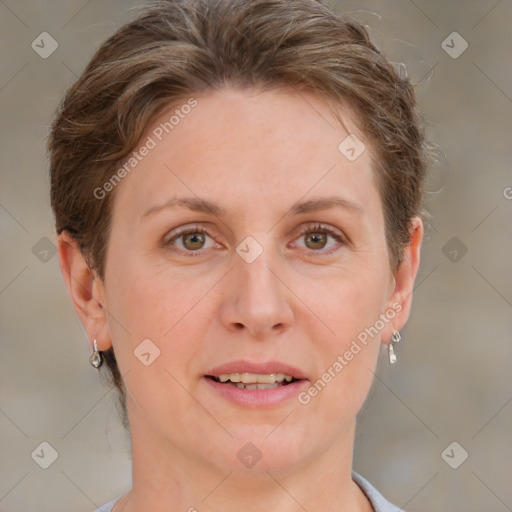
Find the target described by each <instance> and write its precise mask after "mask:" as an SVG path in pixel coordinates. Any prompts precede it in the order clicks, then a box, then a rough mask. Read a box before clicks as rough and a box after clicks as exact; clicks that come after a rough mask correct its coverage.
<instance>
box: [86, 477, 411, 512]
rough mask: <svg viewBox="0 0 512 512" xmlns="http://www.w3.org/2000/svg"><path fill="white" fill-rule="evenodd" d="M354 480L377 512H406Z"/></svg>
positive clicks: (106, 511) (105, 509)
mask: <svg viewBox="0 0 512 512" xmlns="http://www.w3.org/2000/svg"><path fill="white" fill-rule="evenodd" d="M352 479H353V480H354V481H355V482H356V483H357V484H358V485H359V487H360V488H361V490H362V491H363V492H364V493H365V494H366V496H367V498H368V499H369V500H370V503H371V504H372V507H373V510H374V511H375V512H405V511H404V510H403V509H401V508H398V507H396V506H395V505H393V504H392V503H390V502H389V501H388V500H387V499H386V498H384V496H382V494H381V493H380V492H379V491H378V490H377V489H375V487H373V485H372V484H371V483H370V482H368V480H366V479H365V478H363V477H362V476H361V475H359V474H357V473H356V472H355V471H352ZM118 500H119V498H116V499H115V500H112V501H110V502H108V503H106V504H105V505H103V506H102V507H100V508H99V509H98V510H96V512H112V508H113V507H114V505H115V504H116V503H117V501H118Z"/></svg>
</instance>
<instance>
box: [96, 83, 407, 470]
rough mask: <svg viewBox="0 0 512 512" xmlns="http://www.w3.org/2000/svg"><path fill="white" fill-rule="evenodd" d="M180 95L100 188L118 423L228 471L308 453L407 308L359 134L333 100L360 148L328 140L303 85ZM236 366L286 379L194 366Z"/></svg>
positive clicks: (346, 437)
mask: <svg viewBox="0 0 512 512" xmlns="http://www.w3.org/2000/svg"><path fill="white" fill-rule="evenodd" d="M194 99H195V101H194V100H190V101H189V102H188V103H187V99H185V100H184V101H183V104H182V105H181V106H180V105H178V106H174V107H173V108H172V109H170V110H168V111H166V112H165V113H164V114H163V115H161V116H160V117H159V118H158V119H156V120H155V121H154V123H153V124H152V125H151V126H150V127H149V129H148V131H147V133H146V134H145V136H144V137H143V139H142V140H141V142H140V144H139V145H138V146H137V155H135V156H134V158H135V159H136V161H135V160H133V161H131V163H130V162H129V163H128V164H127V166H126V167H125V171H126V169H129V172H126V176H124V177H122V180H121V182H120V183H118V184H117V185H115V187H114V188H115V194H116V197H115V202H114V208H113V216H112V231H111V236H110V242H109V248H108V254H107V261H106V269H105V280H104V282H103V283H97V284H98V288H97V290H98V297H99V300H100V301H101V302H102V304H103V306H104V308H105V310H106V311H108V315H107V316H106V319H105V326H106V327H105V332H108V336H107V338H109V339H111V342H112V344H113V346H114V351H115V354H116V357H117V361H118V364H119V367H120V371H121V374H122V375H124V381H125V384H126V388H127V404H128V413H129V419H130V423H131V431H132V436H135V437H137V436H138V437H139V438H140V439H142V438H145V439H148V438H151V439H152V440H157V443H158V444H159V445H160V446H161V447H165V448H163V449H164V450H171V451H173V452H174V453H175V454H176V455H178V454H179V455H182V456H184V457H187V458H188V459H189V460H191V459H190V457H193V458H194V459H193V460H199V461H206V460H208V461H209V463H210V464H213V465H215V466H217V467H222V468H223V469H229V470H232V469H238V470H244V467H245V466H247V467H248V468H249V467H250V465H251V464H252V463H250V462H249V460H253V459H250V458H251V457H253V458H254V457H256V459H257V458H258V457H259V456H261V459H260V460H259V461H258V462H257V464H256V465H255V468H258V469H271V468H272V469H274V470H278V469H279V468H282V469H284V468H286V467H289V466H290V464H300V463H304V464H306V463H308V461H311V460H312V459H313V458H314V457H317V456H319V455H320V454H322V453H324V452H325V451H326V450H328V449H329V448H330V447H333V445H344V444H345V445H346V444H347V443H350V442H351V434H352V432H353V427H354V422H355V416H356V414H357V412H358V411H359V409H360V408H361V406H362V404H363V402H364V400H365V398H366V395H367V392H368V390H369V387H370V385H371V382H372V377H373V373H372V370H373V369H374V368H375V365H376V360H377V356H378V352H379V347H380V344H381V339H382V341H386V342H387V341H388V340H389V337H390V336H391V333H392V329H393V327H395V328H398V329H399V328H400V327H402V325H403V323H404V322H405V313H404V311H403V310H402V311H401V312H400V309H401V306H400V303H401V300H404V297H403V296H402V295H401V292H400V290H398V286H397V281H396V279H395V276H393V274H392V272H391V269H390V264H389V257H388V249H387V246H386V238H385V231H384V217H383V210H382V203H381V199H380V197H379V192H378V190H377V186H376V181H375V178H374V176H373V175H372V170H371V167H370V164H371V160H370V157H371V155H370V146H369V144H368V143H367V142H366V140H365V138H364V136H363V135H362V134H361V133H360V132H359V131H358V129H357V128H356V126H355V124H354V122H353V118H352V117H351V115H350V112H349V111H347V110H344V111H342V113H343V117H344V120H345V124H346V125H347V127H348V128H349V130H350V133H352V134H354V133H355V134H356V135H357V137H358V138H359V139H360V141H363V142H364V143H365V144H366V149H364V148H363V146H361V145H360V143H357V144H356V143H355V142H354V140H352V141H351V140H350V139H349V140H347V141H345V142H344V144H342V145H341V148H339V146H340V143H342V141H344V140H345V139H346V137H347V136H348V135H349V133H347V132H346V131H345V129H343V128H342V127H341V126H340V124H339V123H338V122H337V121H336V120H335V119H334V118H333V117H332V115H331V114H330V111H329V109H328V106H327V105H326V104H325V103H324V102H322V101H321V100H320V99H319V98H317V97H316V96H314V95H312V94H306V93H300V94H299V93H295V92H292V91H287V92H259V93H256V92H247V91H237V90H231V89H225V90H222V91H217V92H208V93H206V94H201V95H196V96H194ZM196 102H197V103H196ZM184 105H189V107H190V108H187V107H184ZM176 110H178V112H176ZM172 115H174V118H173V119H172V120H171V121H170V119H171V116H172ZM177 119H179V120H178V121H177ZM166 122H167V123H168V124H167V125H165V123H166ZM162 123H164V124H162ZM164 127H165V128H164ZM148 137H149V138H148ZM354 144H355V145H354ZM142 146H146V147H147V150H144V149H142V150H140V148H142ZM351 148H353V150H352V149H351ZM358 153H360V154H359V155H358ZM123 174H124V173H122V172H121V173H120V175H121V176H122V175H123ZM107 188H108V187H107ZM110 193H112V192H110ZM323 201H325V204H322V202H323ZM183 233H188V234H183ZM397 290H398V291H397ZM379 319H380V321H379ZM364 333H366V338H365V335H364ZM369 333H371V334H369ZM363 339H365V340H366V342H365V343H364V342H363V341H361V340H363ZM107 345H108V342H107V341H105V339H104V340H103V341H102V345H100V349H103V350H104V349H106V348H107ZM357 347H358V348H359V350H358V348H357ZM350 354H352V356H350ZM336 362H338V364H336ZM251 365H253V366H251ZM257 365H266V366H262V367H258V366H257ZM221 366H224V368H220V369H218V367H221ZM216 368H217V369H216ZM244 370H246V373H250V374H270V373H274V372H277V373H284V374H287V375H290V376H291V377H296V378H299V380H298V382H292V383H290V384H287V385H285V386H283V385H279V386H278V387H277V388H273V389H267V390H261V389H240V388H239V387H238V386H236V385H234V384H232V383H229V382H227V383H220V382H215V381H214V380H213V379H211V378H210V377H207V376H215V377H217V378H219V376H220V375H221V374H231V373H244ZM329 376H330V378H329ZM223 378H226V377H223ZM231 378H232V379H233V380H236V376H234V375H232V376H231ZM246 380H248V381H250V382H255V381H257V380H258V378H257V377H255V376H254V375H249V376H248V378H247V379H246ZM259 380H260V381H261V380H265V378H263V379H259ZM267 380H268V381H269V382H270V383H273V379H272V378H269V379H267ZM317 381H320V384H318V383H317ZM285 382H286V379H285ZM315 383H317V385H316V393H315V389H313V388H311V386H313V385H314V384H315ZM252 387H254V386H252ZM247 443H252V444H251V445H247ZM246 462H247V463H246ZM243 464H245V466H244V465H243ZM253 471H254V470H253Z"/></svg>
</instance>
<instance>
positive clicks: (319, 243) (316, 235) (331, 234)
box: [298, 224, 346, 255]
mask: <svg viewBox="0 0 512 512" xmlns="http://www.w3.org/2000/svg"><path fill="white" fill-rule="evenodd" d="M302 237H304V242H305V248H306V249H308V251H309V252H310V254H312V253H321V254H323V255H329V254H332V253H334V252H336V251H337V250H339V248H340V246H341V245H345V244H346V240H345V237H344V236H343V235H342V234H340V233H338V232H337V231H335V230H334V229H331V228H328V227H325V226H322V225H320V224H315V225H312V226H311V225H310V226H306V227H305V228H304V229H303V230H302V232H301V234H300V236H299V238H298V239H299V240H300V239H301V238H302ZM329 238H331V239H332V240H334V241H335V242H337V243H331V244H330V245H329ZM326 247H327V249H326Z"/></svg>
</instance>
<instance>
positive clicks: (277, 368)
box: [203, 360, 309, 409]
mask: <svg viewBox="0 0 512 512" xmlns="http://www.w3.org/2000/svg"><path fill="white" fill-rule="evenodd" d="M223 373H255V374H261V375H267V374H270V373H284V374H286V375H291V376H292V377H294V378H295V379H297V380H296V381H294V382H291V383H289V384H286V385H285V386H279V387H277V388H274V389H242V388H237V387H236V386H232V385H230V384H222V383H220V382H217V381H215V380H213V379H210V378H208V376H209V375H210V376H213V377H218V376H219V375H221V374H223ZM203 380H204V381H205V382H206V383H207V384H208V386H209V388H210V389H212V390H213V391H214V392H215V394H217V395H220V396H221V397H222V398H224V399H226V400H228V401H230V402H232V403H235V404H237V405H240V406H243V407H249V408H253V409H260V408H268V407H276V406H279V405H281V404H283V403H284V402H286V401H287V400H290V399H295V398H296V397H297V395H298V394H299V393H300V392H301V391H303V390H305V389H307V388H308V387H309V380H308V379H307V377H306V376H305V374H304V372H302V371H301V370H299V369H298V368H295V367H293V366H290V365H288V364H285V363H281V362H279V361H269V362H266V363H253V362H250V361H244V360H240V361H231V362H230V363H226V364H223V365H220V366H216V367H215V368H212V369H211V370H209V371H208V372H206V374H205V375H204V376H203Z"/></svg>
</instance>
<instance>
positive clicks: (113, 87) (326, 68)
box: [48, 0, 433, 407]
mask: <svg viewBox="0 0 512 512" xmlns="http://www.w3.org/2000/svg"><path fill="white" fill-rule="evenodd" d="M226 86H232V87H236V88H253V87H260V88H264V89H275V88H280V87H292V88H294V89H296V90H305V91H310V92H314V93H316V94H318V95H319V96H322V97H323V98H325V99H327V100H329V101H330V102H332V103H333V104H334V105H336V106H338V107H339V106H340V105H342V104H346V105H349V106H350V107H352V108H353V109H354V111H355V113H356V114H357V121H358V123H360V124H361V129H362V132H363V134H364V135H365V136H366V137H367V138H368V141H370V143H371V144H372V147H373V148H374V160H373V162H372V164H373V169H374V172H375V176H376V179H377V183H378V187H379V192H380V195H381V198H382V202H383V207H384V218H385V223H386V238H387V244H388V249H389V253H390V263H391V266H392V267H393V268H394V270H396V269H397V268H398V267H399V265H400V263H401V259H402V252H403V248H404V247H405V246H407V245H408V243H409V241H410V236H409V226H410V221H411V219H412V218H413V217H414V216H416V215H420V216H423V217H424V216H425V212H424V210H423V209H422V195H423V186H424V185H423V184H424V181H425V180H424V178H425V174H426V171H427V169H428V167H429V160H430V149H431V148H432V147H433V146H431V145H430V144H429V143H428V142H427V140H426V137H425V133H424V126H423V118H422V116H421V113H420V111H419V109H418V107H417V104H416V98H415V93H414V89H413V86H412V85H411V83H410V81H409V80H408V79H406V78H403V77H401V76H400V74H399V73H398V72H397V71H396V70H395V68H394V66H393V65H392V64H391V63H390V62H389V61H388V60H387V59H386V58H385V57H384V55H383V54H382V53H381V51H380V50H379V49H377V48H376V47H375V46H374V45H373V44H372V42H371V41H370V38H369V35H368V33H367V31H366V30H365V28H364V27H363V26H362V25H361V24H359V23H358V22H356V21H354V20H352V19H350V18H349V17H347V16H345V15H341V14H337V13H335V12H334V11H333V10H332V9H331V8H329V7H328V6H327V5H326V4H324V3H323V2H320V1H314V0H243V1H241V0H174V1H170V0H169V1H160V2H153V3H152V4H150V5H149V6H148V7H146V8H144V10H143V12H142V14H141V15H140V16H139V17H138V18H137V19H135V20H134V21H132V22H130V23H128V24H126V25H124V26H122V27H121V28H120V29H119V30H118V31H117V32H116V33H115V34H114V35H112V36H111V37H110V38H109V39H108V40H107V41H105V42H104V43H103V44H102V45H101V47H100V48H99V49H98V51H97V52H96V54H95V55H94V56H93V58H92V60H91V61H90V63H89V64H88V66H87V67H86V69H85V70H84V72H83V73H82V75H81V76H80V78H79V79H78V81H77V82H76V83H75V84H74V85H73V86H72V87H71V88H70V89H69V90H68V91H67V93H66V95H65V98H64V99H63V101H62V104H61V106H60V110H59V112H58V113H57V115H56V118H55V120H54V122H53V124H52V127H51V132H50V136H49V142H48V150H49V154H50V174H51V204H52V208H53V211H54V214H55V222H56V230H57V233H61V232H62V231H64V230H66V231H68V232H69V233H70V235H71V236H72V237H74V239H76V241H77V243H78V244H79V247H80V249H81V251H82V253H83V255H84V258H85V259H86V261H87V262H88V264H89V266H90V268H91V269H93V270H95V271H96V273H97V275H98V276H99V277H100V278H101V279H104V270H105V258H106V253H107V247H108V240H109V229H110V217H111V211H112V202H113V198H114V196H115V192H114V191H113V192H111V193H110V194H108V195H107V196H106V197H104V198H102V199H101V200H98V199H97V198H96V197H95V195H94V190H95V189H97V188H98V187H101V186H102V185H103V184H104V183H105V182H106V181H107V180H108V179H109V177H111V176H112V174H113V172H114V171H115V169H116V166H117V165H118V163H119V162H122V161H123V159H125V158H126V157H127V155H128V154H129V153H130V152H131V151H133V149H134V148H135V146H136V144H137V143H138V142H139V140H140V138H141V136H142V135H143V133H144V131H145V129H146V128H147V126H148V124H149V123H150V121H152V120H153V119H154V118H155V117H156V116H157V115H158V114H159V113H160V112H161V111H162V110H163V109H164V108H167V107H169V106H170V105H171V104H172V103H173V102H178V101H182V100H183V98H186V97H187V96H190V95H191V94H198V93H200V92H202V91H205V90H208V89H216V88H217V89H218V88H222V87H226ZM103 355H104V356H105V358H106V364H107V367H108V368H109V370H110V375H111V377H112V379H113V383H114V384H115V385H116V386H117V387H118V389H119V391H120V396H121V403H122V404H123V407H124V401H125V397H124V388H123V383H122V378H121V376H120V374H119V370H118V367H117V363H116V359H115V356H114V353H113V351H112V349H109V350H108V351H105V352H104V353H103Z"/></svg>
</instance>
